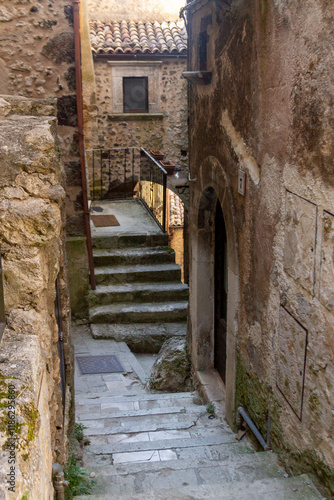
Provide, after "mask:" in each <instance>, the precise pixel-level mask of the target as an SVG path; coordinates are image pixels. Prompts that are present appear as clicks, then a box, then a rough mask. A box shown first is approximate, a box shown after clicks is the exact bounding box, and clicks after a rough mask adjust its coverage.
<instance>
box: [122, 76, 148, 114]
mask: <svg viewBox="0 0 334 500" xmlns="http://www.w3.org/2000/svg"><path fill="white" fill-rule="evenodd" d="M123 96H124V97H123V99H124V113H148V78H147V77H131V78H130V77H129V78H123Z"/></svg>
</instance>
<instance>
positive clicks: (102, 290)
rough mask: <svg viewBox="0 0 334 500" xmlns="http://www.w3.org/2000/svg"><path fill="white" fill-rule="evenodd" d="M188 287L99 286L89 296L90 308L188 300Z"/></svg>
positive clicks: (128, 284) (131, 284)
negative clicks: (116, 304) (106, 305)
mask: <svg viewBox="0 0 334 500" xmlns="http://www.w3.org/2000/svg"><path fill="white" fill-rule="evenodd" d="M188 295H189V292H188V286H187V285H184V284H183V283H176V282H174V283H169V282H166V283H165V282H162V283H126V284H120V285H109V286H107V285H99V286H97V287H96V290H95V291H91V293H90V296H89V303H90V307H94V306H96V305H103V304H115V303H117V302H123V303H126V302H131V303H136V302H168V301H170V300H188Z"/></svg>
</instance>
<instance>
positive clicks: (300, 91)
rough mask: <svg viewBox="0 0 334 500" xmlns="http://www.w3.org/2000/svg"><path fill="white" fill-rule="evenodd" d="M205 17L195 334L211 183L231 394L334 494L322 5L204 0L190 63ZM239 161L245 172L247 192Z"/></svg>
mask: <svg viewBox="0 0 334 500" xmlns="http://www.w3.org/2000/svg"><path fill="white" fill-rule="evenodd" d="M229 3H230V6H229V5H228V4H229ZM210 16H212V24H210ZM205 18H207V19H206V20H204V22H203V21H202V27H203V25H204V24H206V25H208V35H209V41H208V70H209V71H212V72H213V79H212V83H211V84H209V85H206V86H197V85H192V87H191V93H190V141H191V142H190V155H191V158H190V166H191V176H192V178H197V180H196V181H195V182H193V183H191V205H190V207H191V209H190V214H191V215H190V217H191V219H190V231H189V235H190V240H191V241H190V248H191V251H192V254H191V257H190V262H191V268H192V271H191V299H190V304H191V311H193V312H192V318H191V321H192V322H193V324H196V325H197V326H196V330H193V331H192V338H193V342H194V339H196V338H197V337H198V338H200V337H201V335H202V333H203V332H202V330H203V329H204V330H205V319H204V314H205V313H204V311H202V309H201V307H202V306H201V301H200V300H199V298H198V293H200V292H199V290H198V289H197V288H196V287H198V286H199V283H201V280H202V281H203V280H204V281H205V279H206V278H205V276H204V275H203V276H201V275H200V272H199V274H196V275H194V269H199V268H200V267H202V269H205V266H204V265H203V262H202V261H201V259H203V255H204V254H205V251H206V250H205V248H204V247H205V242H203V247H200V246H199V243H198V238H199V236H198V235H199V232H198V223H199V221H198V219H197V217H198V207H199V200H200V196H201V193H202V192H203V190H204V189H205V188H206V187H207V186H208V185H210V184H211V185H214V187H215V190H216V192H217V194H218V196H219V198H220V202H221V204H222V206H223V207H224V206H225V207H228V212H229V213H228V214H227V213H226V212H227V209H226V210H225V214H224V215H225V218H226V226H227V232H228V239H230V241H229V242H228V246H229V254H228V258H229V259H232V260H234V259H236V265H234V264H233V266H234V272H235V273H237V274H236V275H234V276H237V277H238V278H237V289H234V290H232V289H230V290H229V299H230V300H231V301H235V300H240V301H239V303H238V307H237V308H236V311H237V312H236V314H235V315H234V316H233V318H230V320H231V324H234V325H237V327H236V330H237V397H236V401H235V403H236V404H242V405H243V406H245V407H246V409H247V411H248V412H249V414H250V415H251V416H252V418H253V419H254V420H255V422H256V423H257V425H258V426H259V427H260V429H261V430H262V432H263V433H264V434H265V431H266V419H267V411H268V409H270V411H271V413H272V443H273V446H274V447H275V448H276V449H278V450H280V451H281V454H282V456H284V457H285V458H286V460H287V461H288V462H289V463H290V465H291V466H292V467H294V468H295V470H297V469H299V470H304V471H307V470H313V471H314V472H315V473H316V474H317V475H318V477H319V478H320V479H321V480H322V481H323V482H325V483H326V484H327V486H328V487H329V488H330V489H331V491H332V493H333V492H334V483H333V473H334V442H333V439H332V431H333V425H334V417H333V415H334V412H333V410H334V400H333V378H334V368H333V367H334V363H333V359H334V349H333V331H334V316H333V296H334V289H333V283H334V258H333V242H334V236H333V235H334V233H333V227H334V226H333V220H334V216H333V206H334V181H333V176H332V175H331V172H332V166H333V161H334V148H333V143H334V128H333V123H334V107H333V100H334V91H333V87H332V84H331V81H332V75H333V72H334V67H333V66H334V63H333V57H332V49H331V47H332V40H333V36H334V28H333V26H334V23H333V21H334V5H333V3H332V2H330V1H328V0H320V1H319V2H316V3H315V2H313V1H311V0H305V1H303V2H286V1H283V0H259V1H255V0H252V1H250V2H249V1H246V0H242V1H238V2H236V1H232V2H224V3H218V2H208V3H207V4H206V5H204V7H203V8H199V9H197V10H196V12H194V13H193V17H192V20H191V31H190V47H191V54H190V60H189V70H196V69H199V58H198V54H197V47H198V36H199V33H200V31H201V19H205ZM238 168H241V169H242V170H244V171H245V172H246V176H247V182H246V196H245V197H243V196H241V195H240V194H238V192H237V175H238ZM231 239H233V241H231ZM195 249H196V252H197V253H196V254H195V253H194V252H195ZM233 249H234V250H233ZM233 251H235V255H233ZM198 252H200V253H198ZM196 255H197V257H196ZM195 258H196V259H198V262H197V263H196V262H195V260H194V259H195ZM229 277H230V274H229ZM233 286H234V285H233ZM234 288H235V287H234ZM236 292H237V293H236ZM238 297H239V299H238ZM205 304H206V302H205ZM209 306H210V305H209ZM201 314H202V316H201ZM195 317H201V318H202V323H198V322H197V323H194V318H195ZM201 329H202V330H201ZM211 333H212V332H211ZM229 338H230V340H231V339H232V340H233V332H230V337H229ZM232 340H231V341H232ZM233 356H234V354H233ZM234 357H235V356H234ZM229 390H231V387H227V391H229Z"/></svg>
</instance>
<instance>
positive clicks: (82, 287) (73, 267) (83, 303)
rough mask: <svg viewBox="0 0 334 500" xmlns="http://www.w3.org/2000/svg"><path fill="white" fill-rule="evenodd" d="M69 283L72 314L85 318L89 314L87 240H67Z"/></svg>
mask: <svg viewBox="0 0 334 500" xmlns="http://www.w3.org/2000/svg"><path fill="white" fill-rule="evenodd" d="M66 252H67V259H68V282H69V289H70V303H71V311H72V314H73V315H74V316H76V317H79V318H85V317H87V314H88V298H87V297H88V288H89V271H88V257H87V247H86V238H84V237H80V236H77V237H75V236H74V237H69V238H67V240H66Z"/></svg>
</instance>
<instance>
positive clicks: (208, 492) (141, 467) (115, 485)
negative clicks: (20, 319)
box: [73, 326, 321, 500]
mask: <svg viewBox="0 0 334 500" xmlns="http://www.w3.org/2000/svg"><path fill="white" fill-rule="evenodd" d="M73 341H74V346H75V355H76V356H80V355H107V354H116V356H117V357H118V359H119V361H120V363H121V364H122V366H123V368H124V370H125V371H124V373H123V374H108V375H81V374H80V371H79V369H78V367H77V365H76V368H77V369H76V374H75V389H76V419H77V422H81V423H83V424H84V425H85V427H86V429H85V436H86V437H87V438H88V439H89V440H90V444H89V445H88V446H85V452H84V465H85V468H86V469H87V471H88V473H93V474H95V475H96V484H95V486H94V490H93V492H92V493H93V494H92V496H82V497H77V498H78V500H80V499H81V500H83V499H87V500H89V499H90V500H93V499H96V500H98V499H99V500H107V499H108V500H125V499H126V500H132V499H142V500H144V499H145V500H149V499H151V500H159V499H165V500H167V499H169V500H171V499H183V500H191V499H204V498H205V499H216V500H218V499H230V500H232V499H235V500H236V499H238V500H240V499H246V498H247V500H262V499H265V500H273V499H274V500H283V499H284V500H289V499H291V500H292V499H299V500H301V499H303V500H304V499H320V498H321V496H320V495H318V493H317V492H316V490H315V489H314V487H313V486H312V484H311V482H310V480H309V479H308V477H307V476H300V477H294V478H289V477H288V475H287V474H286V473H285V471H284V469H283V468H282V467H281V466H280V465H279V463H278V460H277V457H276V455H275V454H274V453H272V452H267V453H264V452H263V453H255V451H254V449H253V448H252V446H251V445H250V444H249V443H248V442H247V441H242V442H237V441H236V440H235V436H234V434H233V433H232V431H231V430H230V429H229V427H228V425H227V424H226V423H224V422H221V421H220V420H218V419H215V420H210V419H209V418H208V413H207V412H206V407H205V406H204V405H203V404H202V403H201V401H200V400H199V397H198V396H197V394H196V393H195V392H193V393H189V392H188V393H167V394H166V393H164V394H152V393H150V392H149V391H148V390H147V389H146V388H145V386H144V385H145V382H146V379H147V377H148V374H149V370H150V367H151V365H152V362H153V361H154V359H155V358H154V356H146V355H136V356H135V355H134V354H132V353H131V351H130V350H129V349H128V347H127V345H126V344H125V343H123V342H115V341H112V340H94V339H93V338H92V336H91V334H90V332H89V328H88V327H85V326H82V327H74V328H73Z"/></svg>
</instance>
